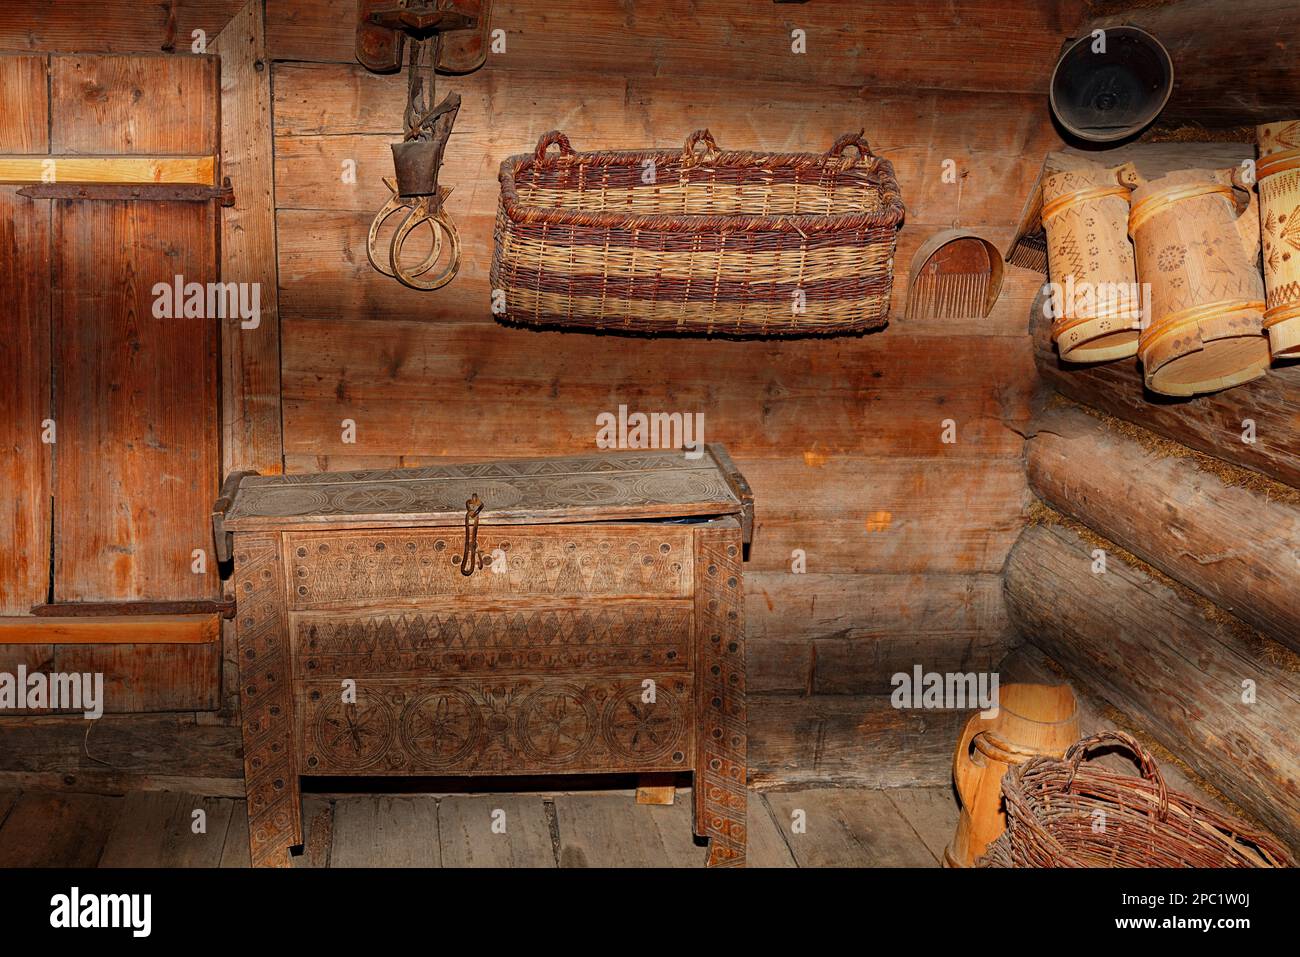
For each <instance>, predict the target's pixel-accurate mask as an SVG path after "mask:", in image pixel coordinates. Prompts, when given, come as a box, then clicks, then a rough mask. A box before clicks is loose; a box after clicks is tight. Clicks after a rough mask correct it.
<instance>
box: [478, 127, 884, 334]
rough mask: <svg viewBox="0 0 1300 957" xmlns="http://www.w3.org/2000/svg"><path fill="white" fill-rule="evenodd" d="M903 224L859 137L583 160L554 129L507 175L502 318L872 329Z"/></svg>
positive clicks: (619, 325)
mask: <svg viewBox="0 0 1300 957" xmlns="http://www.w3.org/2000/svg"><path fill="white" fill-rule="evenodd" d="M552 146H554V147H557V151H555V152H548V151H549V150H550V148H551V147H552ZM902 220H903V200H902V197H901V196H900V195H899V191H898V182H897V180H896V179H895V178H894V168H893V166H892V165H891V164H890V162H889V161H888V160H885V159H881V158H879V157H877V156H875V155H873V154H872V152H871V150H870V148H869V147H868V145H867V141H866V140H865V139H863V138H862V135H861V133H858V134H848V135H846V136H842V137H840V139H839V140H837V141H836V143H835V144H834V145H833V146H832V147H831V148H830V149H829V150H828V151H827V152H826V153H824V154H813V153H756V152H733V151H729V150H720V149H719V148H718V146H717V144H716V143H714V141H713V137H712V136H710V135H709V132H708V130H700V131H698V132H696V133H693V134H692V135H691V136H690V138H689V139H687V141H686V145H685V147H684V148H683V149H682V150H679V151H670V150H650V151H640V152H637V151H620V152H595V153H576V152H574V151H573V149H572V148H571V147H570V145H569V141H568V139H567V138H566V137H565V136H564V134H562V133H559V132H557V131H552V132H550V133H547V134H546V135H544V136H543V137H542V138H541V140H540V142H538V144H537V149H536V151H535V152H534V153H532V154H528V155H522V156H513V157H511V158H510V159H508V160H506V161H505V162H504V163H502V164H501V202H500V206H499V209H498V214H497V223H496V236H495V255H494V256H493V260H492V274H491V282H492V289H493V298H494V310H495V312H496V314H497V315H498V317H499V318H501V319H503V320H504V321H508V322H517V323H524V324H529V325H539V326H562V327H569V328H584V329H599V330H611V331H626V332H639V333H696V334H707V335H721V336H737V337H748V336H790V335H820V334H828V333H837V332H855V331H861V330H866V329H873V328H878V327H880V326H883V325H885V323H886V321H887V317H888V313H889V295H890V289H891V286H892V285H893V266H894V245H895V241H896V238H897V232H898V227H899V225H900V224H901V223H902Z"/></svg>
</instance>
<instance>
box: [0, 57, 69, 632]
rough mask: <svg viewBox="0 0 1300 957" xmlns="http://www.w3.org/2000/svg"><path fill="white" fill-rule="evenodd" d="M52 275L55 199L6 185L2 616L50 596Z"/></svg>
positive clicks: (0, 376) (2, 225) (0, 384)
mask: <svg viewBox="0 0 1300 957" xmlns="http://www.w3.org/2000/svg"><path fill="white" fill-rule="evenodd" d="M0 62H3V60H0ZM4 89H5V95H6V98H7V97H8V96H9V90H8V87H7V86H6V87H4ZM42 106H43V101H42ZM3 112H4V113H5V114H9V113H10V112H22V111H21V110H14V111H10V110H8V109H6V110H4V111H3ZM42 119H43V118H42ZM9 135H10V131H7V130H0V136H5V137H6V139H5V140H3V141H0V142H4V143H6V144H8V145H12V143H11V141H9V140H8V139H7V137H8V136H9ZM19 145H21V144H19ZM49 280H50V203H49V202H48V201H46V200H33V199H27V198H26V197H24V196H19V195H17V193H16V191H15V190H14V189H13V188H11V187H5V186H0V289H3V290H4V298H5V305H6V306H7V307H9V308H10V309H12V310H13V315H14V319H15V321H14V322H12V323H11V324H10V326H9V333H8V334H7V335H5V336H3V337H0V408H3V409H4V415H3V416H0V448H3V449H4V450H5V452H6V454H5V455H3V456H0V487H3V488H5V489H12V490H13V491H14V492H20V494H16V495H15V494H10V495H8V497H7V498H8V504H7V506H6V507H5V508H3V509H0V615H26V614H28V612H29V610H30V609H31V607H32V605H35V604H38V603H39V602H42V601H44V600H45V597H46V589H47V587H48V580H49V574H50V569H49V555H50V511H51V509H52V504H51V501H50V494H51V462H52V451H51V450H52V449H53V446H52V445H50V444H48V443H46V442H44V441H42V437H43V436H42V433H45V432H46V425H45V424H44V423H45V422H46V420H48V419H50V418H51V417H52V416H51V413H50V288H49ZM47 437H50V436H49V434H48V433H47ZM52 437H57V431H56V432H55V433H53V436H52Z"/></svg>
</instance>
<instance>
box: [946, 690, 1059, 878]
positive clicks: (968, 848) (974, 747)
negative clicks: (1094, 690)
mask: <svg viewBox="0 0 1300 957" xmlns="http://www.w3.org/2000/svg"><path fill="white" fill-rule="evenodd" d="M1078 735H1079V713H1078V703H1077V701H1076V700H1075V696H1074V691H1073V690H1072V689H1071V688H1070V686H1069V685H1039V684H1011V685H1005V686H1003V688H1002V689H1001V692H1000V694H999V695H998V710H997V714H995V715H990V716H989V717H987V718H986V717H984V715H982V714H975V715H972V716H971V718H970V720H969V721H968V722H966V728H965V729H964V730H963V731H962V735H961V738H960V739H959V740H958V742H957V750H956V752H955V753H954V755H953V763H952V774H953V782H954V783H955V784H956V786H957V794H958V796H959V797H960V798H961V805H962V808H961V815H960V817H958V819H957V830H956V833H955V834H954V835H953V839H952V843H951V844H950V845H949V846H948V847H947V848H945V849H944V854H943V857H944V866H945V867H970V866H971V865H973V864H974V863H975V861H976V860H977V859H978V858H979V857H980V856H982V855H983V854H984V851H985V849H987V847H988V846H989V844H990V843H992V842H993V841H995V840H996V839H997V838H998V837H999V835H1001V834H1002V832H1003V830H1004V829H1005V828H1006V815H1005V813H1004V812H1003V810H1002V776H1003V775H1004V774H1006V773H1007V770H1008V769H1009V768H1011V767H1013V766H1014V765H1017V764H1021V763H1023V762H1025V761H1028V760H1029V759H1030V758H1032V757H1037V756H1039V755H1050V756H1052V757H1060V756H1061V755H1063V754H1064V753H1065V749H1066V748H1068V747H1069V746H1070V745H1071V744H1073V743H1074V742H1075V741H1076V740H1077V738H1078Z"/></svg>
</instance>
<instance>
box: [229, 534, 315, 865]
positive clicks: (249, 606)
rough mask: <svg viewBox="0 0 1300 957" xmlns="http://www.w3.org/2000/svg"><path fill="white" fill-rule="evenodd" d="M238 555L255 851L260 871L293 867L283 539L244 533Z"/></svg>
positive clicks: (295, 821) (297, 813)
mask: <svg viewBox="0 0 1300 957" xmlns="http://www.w3.org/2000/svg"><path fill="white" fill-rule="evenodd" d="M234 557H235V592H236V597H237V601H238V612H237V614H236V616H235V634H236V639H237V643H238V649H239V684H240V720H241V725H242V729H243V739H244V778H245V788H246V791H247V797H248V831H249V850H250V853H251V856H252V863H253V866H254V867H268V866H269V867H288V866H289V853H288V851H289V848H290V847H292V846H293V845H296V844H301V843H302V808H301V806H300V804H299V797H298V795H299V791H298V778H297V770H296V767H295V761H294V747H293V730H292V714H293V709H292V695H293V689H292V687H291V684H290V682H291V676H290V664H289V660H290V654H289V629H288V615H287V613H286V611H285V607H284V602H285V587H284V574H283V569H282V566H281V563H280V550H279V536H277V535H239V536H237V537H236V542H235V556H234Z"/></svg>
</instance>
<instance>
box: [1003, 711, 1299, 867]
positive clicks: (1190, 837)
mask: <svg viewBox="0 0 1300 957" xmlns="http://www.w3.org/2000/svg"><path fill="white" fill-rule="evenodd" d="M1101 745H1119V746H1120V747H1122V748H1124V749H1125V750H1126V751H1128V752H1129V753H1130V754H1132V755H1133V757H1134V758H1135V759H1136V762H1137V764H1138V767H1139V769H1140V770H1141V772H1142V776H1141V777H1137V776H1135V775H1132V774H1121V773H1118V772H1115V771H1110V770H1107V769H1105V768H1102V767H1100V766H1098V765H1095V764H1083V763H1082V762H1083V759H1084V757H1085V755H1086V754H1087V752H1088V751H1089V750H1091V749H1092V748H1095V747H1098V746H1101ZM1002 795H1003V799H1004V800H1005V802H1006V812H1007V829H1006V831H1005V833H1003V835H1002V836H1001V837H999V838H998V839H997V840H996V841H994V842H993V844H992V845H991V846H990V847H989V852H988V854H986V855H985V856H984V857H983V858H982V859H981V860H980V866H982V867H1294V866H1295V861H1294V860H1293V859H1292V857H1291V855H1290V854H1289V853H1288V852H1287V851H1286V849H1285V848H1283V847H1282V846H1280V845H1279V844H1278V843H1277V842H1276V841H1275V840H1274V839H1273V838H1272V837H1269V836H1268V835H1266V834H1262V833H1260V832H1259V831H1257V830H1255V829H1254V828H1252V827H1251V826H1250V825H1248V824H1246V823H1244V822H1242V821H1239V820H1237V819H1236V818H1233V817H1229V816H1228V815H1226V814H1221V813H1220V812H1218V811H1215V810H1213V809H1211V808H1208V807H1206V806H1205V805H1203V804H1201V803H1199V802H1198V801H1196V800H1194V799H1192V798H1190V797H1187V796H1186V795H1183V794H1178V793H1177V792H1170V791H1169V789H1168V788H1166V787H1165V781H1164V777H1163V776H1162V775H1161V774H1160V769H1159V768H1158V767H1157V766H1156V763H1155V761H1154V760H1153V759H1152V757H1151V755H1150V754H1149V753H1148V752H1147V751H1146V749H1145V748H1143V747H1142V745H1141V744H1139V743H1138V742H1137V741H1136V740H1134V739H1133V738H1131V737H1129V736H1128V735H1127V734H1123V733H1122V732H1119V731H1103V732H1101V733H1099V734H1094V735H1093V736H1092V737H1089V738H1084V739H1083V740H1082V741H1079V742H1077V743H1076V744H1074V745H1073V746H1072V747H1071V748H1070V750H1069V751H1067V752H1066V755H1065V758H1064V759H1063V760H1056V759H1055V758H1042V757H1040V758H1031V759H1030V760H1029V761H1027V762H1026V763H1024V764H1022V765H1017V766H1015V767H1012V768H1011V770H1010V771H1009V772H1008V773H1007V775H1006V777H1004V778H1003V779H1002Z"/></svg>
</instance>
